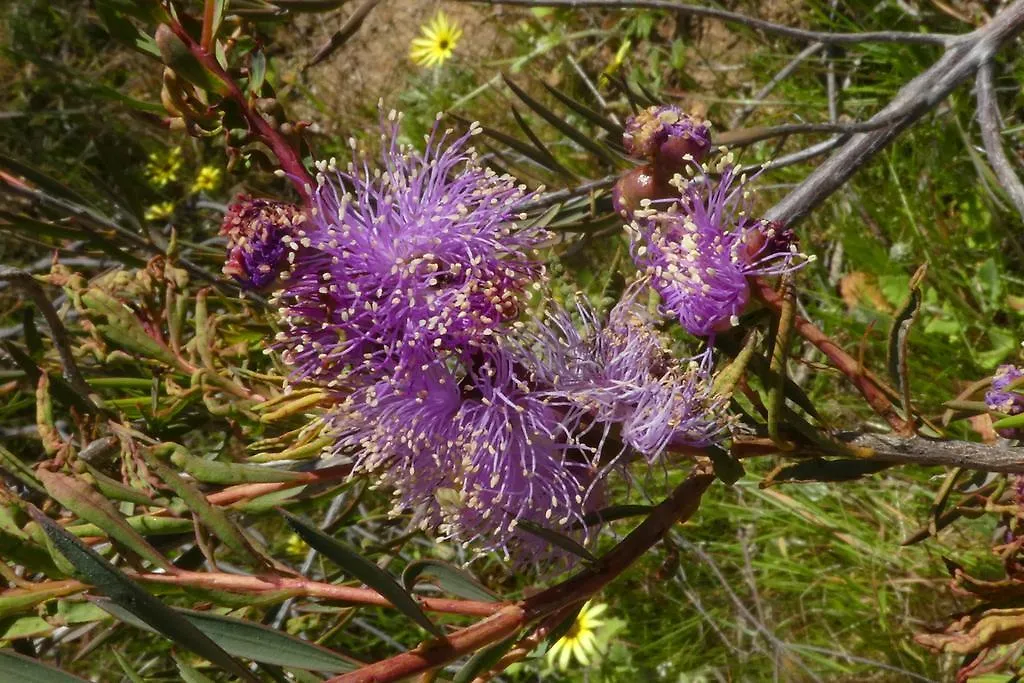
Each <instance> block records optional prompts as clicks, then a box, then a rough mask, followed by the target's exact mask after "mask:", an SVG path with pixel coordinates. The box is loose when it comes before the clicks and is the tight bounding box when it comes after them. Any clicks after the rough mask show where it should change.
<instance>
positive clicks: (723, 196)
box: [627, 155, 813, 337]
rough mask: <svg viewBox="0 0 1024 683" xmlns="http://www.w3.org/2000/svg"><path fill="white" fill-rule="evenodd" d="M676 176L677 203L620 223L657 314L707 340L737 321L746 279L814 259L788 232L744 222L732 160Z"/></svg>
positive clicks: (742, 192)
mask: <svg viewBox="0 0 1024 683" xmlns="http://www.w3.org/2000/svg"><path fill="white" fill-rule="evenodd" d="M687 170H688V171H690V170H693V171H694V172H693V173H692V174H691V175H692V176H693V177H692V178H690V179H683V178H682V177H681V176H677V182H678V183H679V185H680V189H681V198H680V199H679V200H678V201H675V202H672V203H671V204H669V205H668V206H667V207H665V206H659V207H658V208H654V205H649V207H648V208H646V209H641V210H639V211H637V212H636V214H635V217H634V220H633V221H632V222H631V223H630V225H629V226H627V229H628V230H629V232H630V234H631V237H632V245H631V251H632V254H633V260H634V261H635V262H636V264H637V266H638V267H639V268H640V269H641V270H642V271H643V273H644V274H645V275H646V276H647V277H648V278H649V280H650V284H651V286H652V287H653V288H654V289H655V291H657V292H658V294H660V295H661V299H662V302H661V309H662V312H663V313H665V314H666V315H669V316H673V317H676V318H678V319H679V322H680V324H681V325H682V326H683V327H684V328H685V329H686V330H687V331H688V332H690V333H691V334H694V335H697V336H700V337H712V336H714V334H715V333H716V332H719V331H722V330H725V329H728V328H729V327H731V326H733V325H736V324H737V323H738V322H739V316H740V314H741V313H742V312H743V309H744V308H745V307H746V305H747V302H748V300H749V298H750V287H749V284H748V282H747V279H748V278H750V277H753V276H762V275H780V274H782V273H787V272H790V271H793V270H796V269H798V268H801V267H802V266H803V265H805V264H806V263H807V262H809V261H811V260H813V257H808V256H804V255H803V254H800V253H799V252H798V250H797V247H796V241H795V237H794V236H793V234H792V233H791V232H790V231H788V230H782V229H780V228H779V226H777V225H776V224H774V223H771V222H768V221H764V220H760V219H755V218H751V217H750V216H748V214H747V211H748V209H749V206H750V189H749V188H748V184H749V182H750V179H749V178H747V177H746V175H738V171H737V169H736V167H735V166H734V165H733V164H732V157H731V155H726V157H725V158H724V159H723V160H722V162H721V163H720V164H719V165H718V166H717V168H716V170H717V171H718V172H719V173H720V177H719V178H718V180H717V181H716V180H714V179H712V178H711V176H710V175H709V169H708V168H706V167H702V166H697V165H696V164H693V165H691V166H690V167H688V169H687Z"/></svg>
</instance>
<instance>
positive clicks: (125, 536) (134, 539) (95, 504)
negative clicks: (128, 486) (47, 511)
mask: <svg viewBox="0 0 1024 683" xmlns="http://www.w3.org/2000/svg"><path fill="white" fill-rule="evenodd" d="M37 476H38V477H39V480H40V481H41V482H42V483H43V486H45V487H46V492H47V493H49V494H50V496H51V497H53V499H54V500H56V501H57V502H58V503H60V504H61V505H63V506H64V507H66V508H67V509H68V510H71V512H73V513H75V514H76V515H78V517H79V518H80V519H83V520H85V521H87V522H91V523H93V524H95V525H96V526H98V527H99V528H100V529H103V531H104V532H106V534H107V536H109V537H110V538H112V539H114V540H116V541H117V542H119V543H121V544H122V545H123V546H125V547H127V548H129V549H131V550H132V551H133V552H135V553H136V554H137V555H139V557H143V558H145V559H147V560H149V561H150V562H152V563H153V564H154V565H156V566H157V567H161V568H163V569H171V568H172V566H171V563H170V562H168V561H167V558H165V557H164V556H163V555H161V554H160V553H159V552H158V551H157V550H156V548H154V547H153V546H151V545H150V544H149V543H147V542H146V539H144V538H143V537H142V536H141V535H139V533H138V532H136V531H135V530H134V529H132V528H131V526H130V525H129V524H128V522H127V521H126V520H125V518H124V516H122V515H121V513H120V512H118V511H117V508H115V507H114V506H113V504H112V503H111V502H110V501H109V500H107V499H106V498H104V497H103V495H102V494H100V493H99V492H98V491H96V490H95V489H94V488H92V487H91V486H89V484H87V483H86V482H84V481H82V480H81V479H78V478H77V477H69V476H67V475H65V474H61V473H60V472H51V471H49V470H45V469H39V470H38V471H37Z"/></svg>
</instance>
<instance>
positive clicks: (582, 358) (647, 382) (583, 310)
mask: <svg viewBox="0 0 1024 683" xmlns="http://www.w3.org/2000/svg"><path fill="white" fill-rule="evenodd" d="M638 291H639V288H638V287H633V288H632V289H631V290H629V291H627V293H626V294H625V296H623V298H622V300H621V301H620V302H619V303H618V304H616V306H615V307H614V308H613V309H612V311H611V313H610V314H609V316H608V319H607V321H601V320H600V319H599V318H598V316H597V314H596V313H595V312H594V311H593V309H592V308H591V307H590V306H589V305H588V304H587V303H586V302H585V301H583V300H579V301H578V302H577V307H576V313H577V314H578V318H579V319H580V321H581V322H580V324H579V325H576V324H574V322H573V320H572V319H571V317H570V315H569V314H568V313H567V312H565V311H555V312H554V313H551V314H549V315H548V317H547V320H546V321H545V323H544V324H542V325H541V326H540V327H539V330H538V332H537V333H536V334H535V336H534V344H533V348H532V349H530V350H528V351H527V356H526V357H527V358H528V361H527V362H528V364H529V365H530V367H531V369H532V370H533V373H534V380H535V382H536V383H537V385H538V390H539V391H541V393H542V394H543V395H544V396H546V397H547V398H548V399H549V400H550V401H551V402H552V403H553V404H554V405H556V406H560V407H563V408H564V409H565V410H566V411H567V415H566V422H568V423H569V424H581V423H588V422H589V423H590V426H594V425H599V426H600V428H601V429H602V430H603V434H604V436H607V432H608V430H609V428H610V427H611V426H612V425H618V426H619V427H620V438H621V440H622V442H623V443H624V444H625V445H626V446H629V447H631V448H632V449H634V450H635V451H636V452H638V453H640V454H641V455H643V456H644V457H645V458H647V460H648V461H649V462H653V461H655V460H656V459H657V458H659V457H660V456H661V455H662V454H663V452H664V451H665V450H666V449H667V448H670V447H672V446H676V447H679V446H687V447H692V448H701V447H704V446H708V445H710V444H713V443H716V442H718V441H720V440H721V439H723V438H725V436H727V433H728V432H727V430H728V425H729V421H728V419H727V416H726V414H725V409H726V404H727V402H726V400H725V399H724V398H722V397H721V396H718V395H716V394H715V393H714V392H713V390H712V388H711V384H712V383H711V366H712V357H711V353H710V350H707V351H705V352H704V353H703V354H701V355H700V356H698V357H696V358H690V359H683V360H679V359H676V358H675V357H674V356H673V355H672V353H671V351H670V349H669V348H668V346H667V344H666V343H665V340H663V339H662V338H661V336H660V335H659V334H658V332H657V329H656V328H655V321H654V320H652V319H651V317H650V316H649V315H648V314H647V312H646V310H644V308H643V307H641V306H639V305H638V304H637V302H636V295H637V294H638ZM604 441H605V439H604V438H602V439H601V443H604ZM598 457H602V454H600V453H598Z"/></svg>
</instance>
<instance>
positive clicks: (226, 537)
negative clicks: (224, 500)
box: [142, 449, 266, 560]
mask: <svg viewBox="0 0 1024 683" xmlns="http://www.w3.org/2000/svg"><path fill="white" fill-rule="evenodd" d="M142 454H143V458H145V460H146V464H147V465H148V466H149V468H150V470H152V472H153V473H154V474H155V475H156V476H158V477H159V478H160V481H162V482H163V483H164V484H166V485H167V488H169V489H171V490H172V491H174V493H175V495H177V496H178V497H179V498H181V499H182V500H183V501H185V504H186V505H187V506H188V509H189V511H191V512H192V513H193V514H194V515H195V516H196V517H198V518H199V520H200V521H201V522H202V523H203V524H204V525H205V526H206V527H207V528H208V529H209V530H210V531H211V532H212V533H213V535H214V536H216V537H217V538H219V539H220V540H221V542H222V543H224V545H226V546H227V547H228V548H230V549H231V550H232V551H234V552H235V553H238V554H239V555H240V556H241V557H256V558H259V559H261V560H265V559H266V558H265V557H264V556H263V553H261V552H259V551H258V550H257V549H256V548H255V547H254V546H253V545H252V543H251V542H250V541H249V540H248V539H247V538H245V536H243V535H242V532H241V531H239V529H238V527H236V526H235V524H234V522H232V521H231V520H230V519H228V516H227V513H226V512H224V510H222V509H221V508H219V507H217V506H216V505H212V504H211V503H210V502H209V501H207V500H206V496H204V495H203V493H202V491H200V490H199V489H197V488H196V487H195V486H193V485H192V484H190V483H189V482H187V481H185V480H184V479H183V478H182V477H180V476H178V473H177V472H175V471H174V470H172V469H171V468H170V467H168V466H167V465H165V464H164V463H163V462H161V461H160V459H159V457H158V456H157V455H156V454H154V453H153V451H152V450H150V449H143V451H142Z"/></svg>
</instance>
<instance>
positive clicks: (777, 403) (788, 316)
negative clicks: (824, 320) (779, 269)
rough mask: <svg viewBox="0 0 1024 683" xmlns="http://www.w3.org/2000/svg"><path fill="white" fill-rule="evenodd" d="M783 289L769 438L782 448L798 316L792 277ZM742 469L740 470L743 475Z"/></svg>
mask: <svg viewBox="0 0 1024 683" xmlns="http://www.w3.org/2000/svg"><path fill="white" fill-rule="evenodd" d="M780 286H781V288H782V308H781V309H780V311H779V318H778V320H776V321H775V323H776V332H775V340H774V344H773V345H772V356H771V363H769V365H768V369H769V370H770V371H771V372H772V374H773V376H774V380H775V381H773V382H772V383H771V384H770V385H769V387H768V406H767V408H768V436H770V437H771V439H772V441H774V442H775V443H776V444H779V445H780V447H782V446H784V444H785V439H783V438H782V435H781V433H780V432H779V426H780V422H781V420H782V408H783V406H784V404H785V402H786V366H787V361H788V359H789V346H790V342H791V340H792V338H793V317H794V316H795V315H796V288H795V286H794V285H793V278H792V276H791V275H790V274H788V273H787V274H785V275H783V276H782V283H781V285H780ZM786 447H787V448H788V446H786ZM719 461H720V462H723V463H724V462H725V461H724V460H723V459H722V458H721V457H719ZM712 462H714V461H712ZM742 469H743V468H742V467H740V471H741V472H742ZM716 470H717V467H716ZM716 474H717V471H716ZM730 476H731V475H730ZM740 476H742V474H741V475H740ZM737 478H738V477H737ZM723 481H724V480H723Z"/></svg>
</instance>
